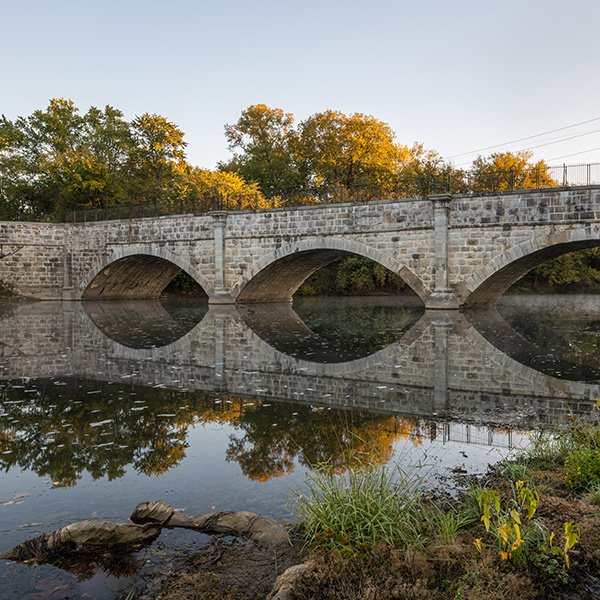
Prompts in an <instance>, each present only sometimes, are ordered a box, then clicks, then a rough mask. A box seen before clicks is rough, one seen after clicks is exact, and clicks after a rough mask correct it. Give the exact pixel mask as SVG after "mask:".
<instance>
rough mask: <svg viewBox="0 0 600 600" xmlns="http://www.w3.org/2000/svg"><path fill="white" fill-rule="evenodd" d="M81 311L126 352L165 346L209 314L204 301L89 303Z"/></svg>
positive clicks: (166, 299)
mask: <svg viewBox="0 0 600 600" xmlns="http://www.w3.org/2000/svg"><path fill="white" fill-rule="evenodd" d="M83 308H84V309H85V312H86V313H87V315H88V316H89V318H90V319H91V320H92V321H93V323H94V325H96V327H97V328H98V329H99V330H100V331H102V333H104V335H106V336H107V337H109V338H110V339H111V340H113V341H115V342H118V343H119V344H122V345H123V346H127V347H129V348H138V349H142V348H155V347H158V346H168V345H169V344H172V343H174V342H176V341H177V340H179V339H180V338H182V337H183V336H184V335H186V334H187V333H188V332H189V331H191V330H192V329H193V328H194V327H195V326H196V325H197V324H198V323H200V321H202V319H203V318H204V315H205V314H206V313H207V312H208V301H207V300H206V298H204V299H203V298H200V299H196V298H185V297H166V298H161V299H160V300H145V301H143V302H140V301H139V300H111V301H110V302H101V301H88V302H85V303H83Z"/></svg>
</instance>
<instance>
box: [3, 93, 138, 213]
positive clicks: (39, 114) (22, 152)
mask: <svg viewBox="0 0 600 600" xmlns="http://www.w3.org/2000/svg"><path fill="white" fill-rule="evenodd" d="M130 150H131V138H130V135H129V126H128V124H127V122H126V121H125V120H124V119H123V116H122V113H120V111H118V110H116V109H114V108H112V107H110V106H107V107H105V109H104V110H100V109H98V108H96V107H91V108H90V109H89V111H88V112H87V113H86V114H85V115H83V116H82V115H80V114H79V111H78V109H77V108H76V107H75V105H74V103H73V102H72V101H71V100H64V99H62V98H59V99H54V100H51V101H50V104H49V106H48V107H47V109H46V110H37V111H34V112H33V113H32V114H31V115H30V116H28V117H18V118H17V119H15V121H10V120H8V119H7V118H6V117H3V118H2V121H0V210H2V213H3V216H4V217H5V218H6V217H8V218H25V219H26V218H41V217H44V216H45V215H47V214H49V213H52V212H64V211H66V210H71V209H75V208H94V207H103V206H106V205H110V204H114V203H116V202H118V201H120V200H122V198H123V173H122V167H123V164H124V162H125V159H126V157H127V155H128V153H129V152H130Z"/></svg>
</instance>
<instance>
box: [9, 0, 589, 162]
mask: <svg viewBox="0 0 600 600" xmlns="http://www.w3.org/2000/svg"><path fill="white" fill-rule="evenodd" d="M0 5H1V6H0V9H1V12H0V56H2V61H1V63H0V65H1V66H0V69H1V71H0V72H1V79H0V81H1V85H0V112H2V113H4V114H5V115H6V116H7V117H9V118H14V117H16V116H17V115H26V114H29V113H31V112H32V111H33V110H35V109H36V108H43V107H45V106H46V105H47V103H48V100H49V99H50V98H53V97H65V98H71V99H72V100H74V101H75V103H76V104H77V105H78V106H79V107H80V109H81V110H85V109H87V108H88V107H89V106H90V105H91V104H93V105H96V106H104V105H105V104H111V105H113V106H115V107H117V108H120V109H121V110H122V111H123V112H124V113H125V116H126V117H127V118H131V117H133V116H134V115H135V114H141V113H143V112H157V113H160V114H162V115H164V116H166V117H168V118H169V119H170V120H172V121H174V122H175V123H177V124H178V125H179V126H180V127H181V128H182V129H183V130H184V131H185V133H186V139H187V142H188V144H189V145H188V158H189V159H190V161H191V162H193V163H195V164H199V165H201V166H206V167H211V166H214V165H215V164H216V163H217V161H219V160H222V159H225V158H227V156H228V151H227V146H226V142H225V138H224V135H223V126H224V124H225V123H233V122H235V121H236V120H237V118H238V116H239V114H240V112H241V111H242V110H243V109H244V108H245V107H247V106H248V105H250V104H255V103H259V102H264V103H266V104H268V105H270V106H278V107H281V108H284V109H285V110H287V111H289V112H292V113H294V114H295V115H296V117H297V119H299V120H300V119H303V118H305V117H306V116H308V115H309V114H312V113H314V112H318V111H321V110H324V109H327V108H333V109H339V110H342V111H344V112H363V113H368V114H373V115H375V116H376V117H378V118H380V119H382V120H384V121H386V122H387V123H389V124H390V125H391V126H392V128H393V129H394V130H395V131H396V132H397V139H398V141H400V142H402V143H406V144H411V143H412V142H413V141H421V142H423V143H424V144H425V145H426V146H427V147H432V148H435V149H437V150H438V151H439V152H440V153H442V154H443V155H445V156H451V155H454V154H458V153H461V152H466V151H470V150H474V149H476V148H479V147H483V146H489V145H492V144H498V143H501V142H504V141H507V140H511V139H514V138H520V137H524V136H528V135H533V134H536V133H539V132H543V131H546V130H550V129H555V128H559V127H563V126H566V125H570V124H573V123H577V122H580V121H585V120H588V119H593V118H595V117H600V33H599V32H600V1H599V0H571V1H570V2H565V1H560V2H559V1H556V0H520V1H516V0H504V1H499V0H496V1H487V0H478V1H476V0H454V1H442V0H429V1H427V0H421V1H420V2H418V1H415V2H405V1H400V0H399V1H396V2H393V1H384V0H370V1H364V0H363V1H362V2H357V1H354V0H347V1H333V0H321V1H320V2H317V1H313V0H296V1H295V2H291V1H286V0H280V1H275V0H252V1H241V0H222V1H221V2H214V1H206V0H205V1H196V2H193V1H191V0H171V1H170V2H160V1H152V0H143V1H142V0H121V1H119V2H117V1H114V0H98V1H97V2H92V1H90V0H53V1H52V2H50V1H47V0H37V1H34V0H18V1H17V0H4V1H2V2H1V3H0ZM595 130H600V120H598V121H596V122H594V123H588V124H587V125H582V126H580V127H577V128H573V129H569V130H566V131H563V132H558V133H554V134H551V135H548V136H546V137H542V138H536V139H535V140H531V141H529V142H524V143H522V144H516V145H512V146H509V147H507V148H508V149H518V148H519V147H526V146H527V144H529V145H537V144H541V143H544V142H546V141H552V140H556V139H562V138H564V137H569V136H572V135H577V134H580V133H587V132H589V131H595ZM597 147H600V131H599V132H597V133H594V134H591V135H587V136H583V137H580V138H577V139H574V140H570V141H566V142H563V143H559V144H555V145H550V146H546V147H543V148H539V149H537V150H535V152H536V157H540V158H546V159H553V158H555V157H562V156H563V155H566V154H570V153H573V152H578V151H581V150H587V149H589V148H597ZM472 157H473V156H467V157H464V158H463V157H461V158H457V159H456V160H455V163H457V164H460V163H462V162H464V161H465V160H468V159H469V158H472ZM592 161H600V150H596V151H594V152H590V153H587V154H581V155H579V156H573V157H568V158H564V159H563V158H560V159H559V160H554V161H552V162H553V163H554V164H556V163H562V162H567V163H577V162H592Z"/></svg>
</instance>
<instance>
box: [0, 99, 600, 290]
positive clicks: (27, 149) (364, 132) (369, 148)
mask: <svg viewBox="0 0 600 600" xmlns="http://www.w3.org/2000/svg"><path fill="white" fill-rule="evenodd" d="M225 137H226V140H227V143H228V147H229V150H230V151H231V158H230V159H229V160H226V161H223V162H221V163H219V165H218V167H217V169H215V170H212V169H206V168H202V167H199V166H195V165H192V164H191V163H190V162H189V161H188V160H187V157H186V146H187V143H186V141H185V135H184V133H183V131H182V130H181V129H180V128H179V127H178V126H177V125H176V124H175V123H173V122H171V121H169V120H168V119H167V118H165V117H163V116H161V115H157V114H150V113H144V114H142V115H139V116H135V117H134V118H133V119H132V120H129V121H128V120H126V119H125V117H124V115H123V113H122V112H121V111H120V110H118V109H116V108H114V107H112V106H105V107H104V108H103V109H100V108H97V107H95V106H92V107H90V108H89V109H88V110H87V111H86V112H85V113H81V112H80V111H79V109H78V108H77V107H76V106H75V104H74V102H73V101H71V100H66V99H62V98H57V99H53V100H50V103H49V105H48V106H47V108H45V109H43V110H36V111H34V112H33V113H32V114H31V115H28V116H20V117H17V118H15V119H14V120H10V119H8V118H7V117H6V116H4V115H2V118H1V119H0V220H50V219H61V218H64V217H65V216H66V215H68V214H69V213H70V212H71V211H75V210H81V209H106V208H110V207H118V206H125V205H143V206H151V207H158V208H159V209H160V210H161V211H164V212H177V211H179V210H181V211H186V212H187V211H200V212H201V211H205V210H210V209H211V208H219V207H223V206H225V207H227V208H232V209H254V208H268V207H279V206H293V205H301V204H316V203H322V202H336V201H357V200H360V201H369V200H373V199H391V198H410V197H421V196H425V195H427V194H429V193H431V192H432V191H433V190H434V189H436V187H435V185H433V184H435V183H437V191H446V190H447V191H450V192H453V193H457V192H461V191H465V189H466V188H467V187H468V189H469V190H471V191H474V192H478V191H491V190H495V191H503V190H507V189H513V188H514V189H529V188H535V187H545V186H552V185H556V184H557V182H556V181H554V180H553V179H552V176H551V173H550V169H549V167H548V165H547V164H546V163H545V162H544V161H538V162H532V160H531V158H532V155H531V153H530V152H497V153H493V154H490V155H489V156H485V157H484V156H479V157H478V158H477V159H476V160H475V161H474V162H473V164H472V166H471V168H470V169H469V171H468V172H466V171H464V170H461V169H459V168H457V167H455V166H454V165H452V164H451V163H449V162H447V161H445V160H444V159H443V157H442V156H440V155H439V154H438V153H437V152H436V151H435V150H432V149H426V148H425V147H424V146H423V145H422V144H420V143H414V144H412V145H410V146H409V145H405V144H402V143H399V142H398V141H397V140H396V135H395V132H394V131H393V130H392V129H391V127H390V126H389V125H388V124H386V123H384V122H383V121H380V120H379V119H377V118H375V117H373V116H370V115H365V114H361V113H352V114H344V113H342V112H340V111H334V110H326V111H323V112H320V113H316V114H313V115H311V116H309V117H308V118H306V119H304V120H302V121H300V122H296V120H295V117H294V115H293V114H291V113H289V112H286V111H284V110H283V109H281V108H271V107H268V106H266V105H265V104H256V105H253V106H249V107H248V108H246V109H245V110H244V111H242V113H241V115H240V117H239V119H238V120H237V121H236V122H235V123H233V124H230V125H226V126H225ZM432 185H433V187H432ZM573 256H575V255H566V256H563V257H560V258H559V259H557V260H556V261H553V262H551V263H548V264H547V265H544V266H543V267H541V268H540V269H538V270H536V271H535V272H534V276H535V277H536V278H537V279H538V280H539V279H540V278H541V280H542V282H545V283H547V284H548V285H550V286H552V285H563V284H571V283H583V284H585V285H597V284H598V283H599V282H600V265H599V264H598V262H599V260H600V258H599V256H598V250H588V251H585V252H583V253H580V254H578V255H577V257H576V258H572V257H573ZM380 270H381V268H380V267H378V268H375V266H373V265H371V264H370V263H368V261H366V259H364V260H363V259H360V260H359V259H351V260H350V262H348V263H347V264H346V263H345V262H344V263H342V265H341V269H338V267H337V266H333V267H331V268H330V270H329V271H328V272H327V273H326V277H323V276H321V279H320V280H319V278H318V275H316V276H315V278H314V279H313V280H311V281H309V282H307V285H306V286H304V290H305V291H306V292H307V293H320V292H323V291H329V292H331V293H339V292H340V291H342V292H344V291H347V292H365V291H371V290H373V289H376V288H377V287H378V286H379V287H381V286H383V287H385V288H386V289H388V290H389V291H395V290H397V289H399V288H401V287H402V283H401V282H400V281H398V280H397V278H395V277H392V276H390V275H388V274H386V275H382V273H381V272H380ZM322 275H323V274H322ZM319 281H320V282H321V283H319Z"/></svg>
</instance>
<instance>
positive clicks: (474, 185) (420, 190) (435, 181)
mask: <svg viewBox="0 0 600 600" xmlns="http://www.w3.org/2000/svg"><path fill="white" fill-rule="evenodd" d="M589 185H600V163H589V164H577V165H559V166H552V167H544V168H542V169H536V168H531V169H528V170H527V171H526V172H525V173H523V171H522V170H519V171H518V172H517V171H512V170H511V169H504V170H502V169H497V168H496V169H494V168H490V170H489V172H487V173H486V172H481V171H480V172H477V173H473V172H471V171H459V170H456V169H449V170H447V171H441V172H438V173H436V174H435V175H433V176H428V175H425V174H419V175H417V176H416V177H415V178H414V180H412V181H411V183H410V184H406V185H401V184H399V185H397V186H395V187H394V188H393V189H389V190H388V191H387V192H386V193H385V194H381V191H380V189H379V188H376V187H373V186H369V185H360V184H357V185H352V186H340V185H337V186H331V187H326V186H325V187H323V186H322V187H320V188H318V189H315V190H312V191H311V192H308V193H307V192H305V193H303V194H294V191H290V193H289V196H288V197H287V200H283V201H282V200H281V199H273V200H265V199H263V198H262V197H259V196H256V197H254V198H248V197H242V196H240V197H232V196H230V197H228V198H223V197H219V196H213V197H211V198H206V199H202V200H198V201H196V202H189V201H186V202H164V203H146V202H140V203H139V204H133V205H115V206H110V207H105V208H96V209H82V210H73V211H66V212H64V213H55V214H54V215H52V216H51V220H53V221H58V222H71V223H86V222H89V221H107V220H115V219H136V218H137V219H139V218H144V217H160V216H168V215H180V214H203V213H207V212H211V211H218V210H222V211H229V210H258V209H269V208H271V209H272V208H277V207H280V206H284V207H285V208H294V207H297V206H303V205H307V204H312V205H322V204H339V203H344V202H350V203H352V202H355V203H362V202H368V201H370V200H402V199H411V198H412V199H414V198H423V197H426V196H428V195H432V194H442V193H449V194H489V193H495V194H497V193H505V192H508V193H510V192H514V191H518V190H535V189H553V188H569V187H578V186H589Z"/></svg>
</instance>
